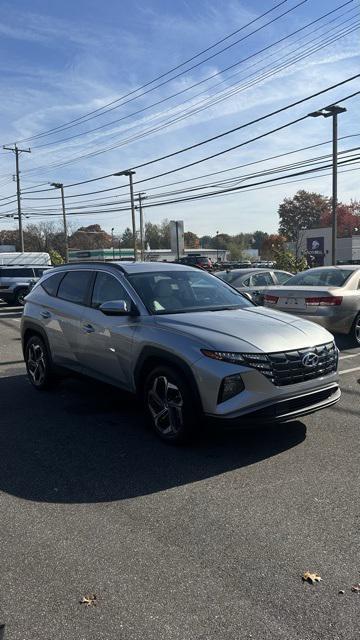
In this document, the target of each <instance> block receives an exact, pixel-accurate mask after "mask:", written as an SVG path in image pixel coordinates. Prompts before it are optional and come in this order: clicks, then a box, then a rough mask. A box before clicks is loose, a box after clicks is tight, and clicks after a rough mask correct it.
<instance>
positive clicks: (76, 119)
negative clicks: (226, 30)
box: [19, 0, 353, 142]
mask: <svg viewBox="0 0 360 640" xmlns="http://www.w3.org/2000/svg"><path fill="white" fill-rule="evenodd" d="M304 1H305V2H306V1H307V0H304ZM286 2H287V0H282V2H280V3H278V4H277V5H275V6H274V7H272V8H271V9H269V10H268V11H265V12H264V13H262V14H261V15H260V16H258V17H257V18H254V19H253V20H251V21H250V22H248V23H247V24H245V25H243V26H242V27H240V28H238V29H236V30H235V31H233V32H232V33H230V34H228V35H227V36H225V37H224V38H222V39H220V40H218V41H217V42H215V43H214V44H213V45H211V46H209V47H207V48H206V49H203V50H202V51H200V52H199V53H197V54H196V55H194V56H192V57H191V58H188V59H187V60H185V61H184V62H182V63H181V64H178V65H177V66H175V67H173V68H172V69H170V70H168V71H166V72H165V73H163V74H161V75H159V76H157V77H156V78H154V79H153V80H150V81H148V82H146V83H145V84H143V85H141V86H140V87H138V88H137V89H133V90H132V91H130V92H128V93H127V94H125V95H123V96H121V97H120V98H117V99H116V100H112V101H111V102H109V103H107V104H105V105H103V106H102V107H99V108H98V109H94V110H93V111H90V112H88V113H87V114H84V115H83V116H80V117H78V118H75V119H73V120H70V121H69V122H67V123H64V124H62V125H58V126H57V127H53V128H52V129H47V130H46V131H43V132H40V133H38V134H36V135H34V136H29V137H28V138H22V139H21V140H20V141H19V142H25V141H28V140H34V139H37V138H39V137H43V136H46V135H49V134H50V133H52V132H54V131H58V130H59V129H61V130H64V129H65V128H70V127H69V126H68V125H72V124H75V123H79V122H80V121H81V123H82V122H83V121H85V122H87V120H88V119H89V120H90V119H92V118H89V116H92V115H94V114H99V115H103V114H102V113H100V112H103V111H104V109H107V107H110V106H111V105H114V104H115V103H118V102H120V101H121V100H124V99H125V98H127V97H129V96H131V95H134V94H135V93H138V92H139V91H141V90H142V89H145V88H146V87H148V86H150V85H151V84H154V82H157V81H158V80H161V79H162V78H165V77H166V76H167V75H169V74H170V73H173V71H177V70H178V69H180V68H181V67H183V66H185V65H186V64H188V63H189V62H192V61H193V60H195V59H197V58H199V57H200V56H201V55H203V54H204V53H207V52H208V51H210V50H211V49H214V48H215V47H216V46H218V45H219V44H221V43H222V42H225V41H226V40H228V39H229V38H231V37H233V36H234V35H236V34H237V33H240V32H241V31H243V30H244V29H246V28H247V27H249V26H251V25H252V24H254V23H255V22H257V21H258V20H261V19H262V18H264V17H265V16H267V15H268V14H269V13H272V12H273V11H275V10H276V9H277V8H278V7H280V6H281V5H283V4H285V3H286ZM350 2H353V0H349V2H348V3H345V4H350ZM300 4H303V2H301V3H300ZM342 6H344V5H342ZM234 44H236V43H234ZM231 46H234V45H231ZM225 50H226V49H224V50H223V51H225ZM223 51H219V52H217V53H216V54H215V55H219V54H220V53H222V52H223ZM211 57H214V56H211ZM208 59H210V58H208ZM208 59H206V60H203V61H201V62H200V63H198V64H197V65H195V66H199V65H200V64H203V63H204V62H206V61H207V60H208ZM195 66H194V67H190V68H189V69H185V71H183V72H182V73H181V74H178V75H177V76H174V78H170V79H169V80H168V81H167V82H169V81H171V80H174V79H175V78H177V77H179V75H182V74H183V73H187V72H188V71H191V70H192V69H193V68H195ZM155 88H157V87H155ZM152 90H153V89H152ZM142 95H144V94H142ZM96 117H97V116H96ZM85 118H87V120H84V119H85Z"/></svg>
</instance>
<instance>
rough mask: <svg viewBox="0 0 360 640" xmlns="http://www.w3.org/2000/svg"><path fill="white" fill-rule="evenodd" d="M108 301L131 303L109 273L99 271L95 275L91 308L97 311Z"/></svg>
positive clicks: (126, 294)
mask: <svg viewBox="0 0 360 640" xmlns="http://www.w3.org/2000/svg"><path fill="white" fill-rule="evenodd" d="M110 300H125V301H126V302H128V303H129V304H130V303H131V300H130V297H129V295H128V293H127V291H126V290H125V289H124V287H123V286H122V284H120V282H119V281H118V280H116V278H114V276H112V275H110V274H109V273H103V272H101V271H99V272H98V273H97V274H96V279H95V284H94V289H93V293H92V297H91V306H92V307H94V308H95V309H98V308H99V307H100V306H101V305H102V304H103V302H109V301H110Z"/></svg>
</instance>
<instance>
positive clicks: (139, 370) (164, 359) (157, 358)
mask: <svg viewBox="0 0 360 640" xmlns="http://www.w3.org/2000/svg"><path fill="white" fill-rule="evenodd" d="M161 365H167V366H170V367H174V368H176V369H177V370H178V371H179V372H180V373H182V374H183V375H184V376H185V378H186V380H187V381H188V382H189V386H190V388H191V391H192V392H193V393H194V396H195V400H196V402H197V405H198V408H199V409H200V410H202V402H201V397H200V393H199V389H198V385H197V382H196V378H195V376H194V373H193V371H192V369H191V367H190V365H189V364H188V363H187V362H185V361H184V360H182V358H180V357H179V356H177V355H175V354H173V353H169V352H168V351H165V350H163V349H161V348H158V347H144V349H143V350H142V352H141V354H140V357H139V359H138V362H137V364H136V367H135V371H134V382H135V388H136V392H137V394H138V395H139V396H141V393H142V390H143V387H144V383H145V380H146V376H147V375H148V374H149V373H150V371H151V370H152V369H154V368H155V367H157V366H161Z"/></svg>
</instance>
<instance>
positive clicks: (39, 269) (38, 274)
mask: <svg viewBox="0 0 360 640" xmlns="http://www.w3.org/2000/svg"><path fill="white" fill-rule="evenodd" d="M47 271H49V268H47V267H35V268H34V272H35V275H36V277H37V278H41V276H43V275H44V273H46V272H47Z"/></svg>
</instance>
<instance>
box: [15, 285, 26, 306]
mask: <svg viewBox="0 0 360 640" xmlns="http://www.w3.org/2000/svg"><path fill="white" fill-rule="evenodd" d="M26 295H27V289H19V290H18V291H16V293H15V296H14V304H16V305H17V306H18V307H23V306H24V305H25V300H24V298H25V296H26Z"/></svg>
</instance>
